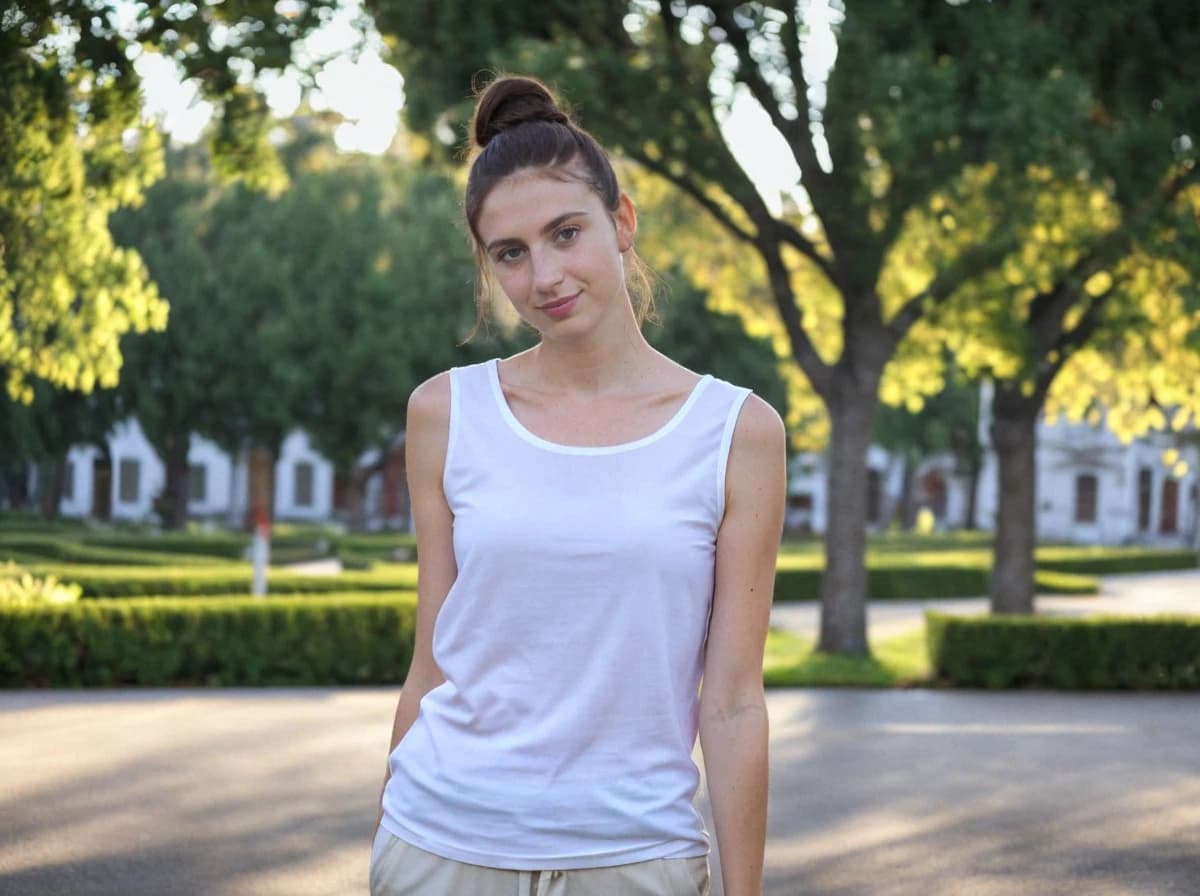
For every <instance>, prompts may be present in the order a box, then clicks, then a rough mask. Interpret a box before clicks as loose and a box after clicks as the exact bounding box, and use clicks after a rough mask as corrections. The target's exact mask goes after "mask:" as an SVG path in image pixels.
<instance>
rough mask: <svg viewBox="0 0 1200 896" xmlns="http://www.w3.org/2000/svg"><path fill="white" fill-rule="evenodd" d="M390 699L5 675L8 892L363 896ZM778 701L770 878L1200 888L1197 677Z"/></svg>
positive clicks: (899, 619) (1183, 604) (1074, 890)
mask: <svg viewBox="0 0 1200 896" xmlns="http://www.w3.org/2000/svg"><path fill="white" fill-rule="evenodd" d="M1137 581H1141V582H1142V585H1140V586H1139V585H1137V584H1136V582H1137ZM1114 582H1117V584H1113V583H1114ZM1198 582H1200V578H1197V577H1195V576H1192V577H1188V576H1180V575H1178V574H1171V575H1163V576H1145V577H1138V579H1137V580H1133V579H1126V580H1119V581H1118V580H1110V581H1106V583H1105V597H1104V598H1103V599H1102V600H1110V601H1112V602H1113V603H1112V604H1111V605H1105V604H1103V603H1100V602H1098V600H1097V599H1092V600H1090V601H1088V600H1086V599H1085V600H1084V601H1083V602H1081V601H1080V599H1079V598H1072V599H1070V606H1071V607H1073V608H1079V607H1083V606H1084V605H1085V604H1086V605H1087V606H1089V607H1091V608H1092V609H1101V608H1103V609H1104V611H1105V612H1112V611H1114V610H1124V609H1131V608H1134V609H1136V611H1137V612H1141V611H1143V610H1146V611H1150V609H1151V608H1152V607H1160V608H1161V609H1159V610H1155V611H1166V610H1170V611H1178V610H1181V609H1186V608H1188V607H1190V608H1191V610H1192V612H1195V611H1196V608H1195V603H1196V602H1197V600H1198V592H1197V590H1196V589H1195V588H1194V587H1193V586H1194V584H1196V583H1198ZM1172 594H1174V595H1175V596H1174V597H1171V595H1172ZM938 605H939V606H945V605H944V604H941V603H939V604H938ZM1048 605H1051V606H1057V604H1053V603H1052V602H1051V601H1050V600H1043V602H1042V607H1043V609H1047V608H1048ZM888 607H889V609H890V610H894V611H895V612H897V613H898V614H899V615H897V616H896V617H895V618H894V619H893V620H892V621H893V622H895V624H897V625H899V624H904V625H909V624H911V623H912V620H913V619H917V620H919V618H920V609H919V607H912V608H909V609H908V610H906V611H905V612H907V614H908V615H907V616H904V615H903V614H900V610H901V609H903V608H901V607H897V606H896V605H888ZM979 607H982V603H981V602H975V603H974V604H971V605H964V611H968V612H970V611H973V609H977V608H979ZM883 615H884V614H883V613H881V612H878V611H877V612H876V613H875V614H874V617H875V618H874V622H873V632H875V628H874V626H875V625H878V624H879V622H880V616H883ZM885 618H886V617H885ZM905 620H907V621H905ZM889 624H891V623H889ZM876 633H877V632H876ZM395 696H396V694H395V691H394V690H391V689H350V688H338V689H294V690H288V689H277V690H175V691H165V690H120V691H90V692H70V691H66V692H63V691H59V692H55V691H15V692H0V894H3V896H343V894H345V896H351V894H363V893H365V890H366V861H367V853H368V842H369V839H370V835H371V831H370V826H371V823H372V821H373V820H374V813H375V802H376V799H377V796H378V788H379V783H380V777H381V775H382V771H383V754H384V751H385V749H386V743H387V738H388V732H389V730H390V725H391V714H392V709H393V707H394V701H395ZM769 708H770V713H771V720H772V733H771V743H772V786H771V806H770V830H769V844H768V850H767V875H766V883H765V887H764V893H765V894H766V896H859V894H862V896H1057V894H1064V896H1065V894H1071V896H1075V894H1078V893H1083V894H1087V896H1168V894H1181V896H1183V894H1187V896H1195V894H1197V893H1200V698H1197V696H1196V695H1194V694H1188V695H1154V694H1142V695H1112V694H1092V695H1068V694H1052V693H1020V694H1013V693H1000V694H991V693H980V692H944V691H831V690H806V691H777V692H774V693H772V694H771V695H770V696H769ZM702 806H704V808H705V811H706V812H707V804H706V803H704V802H703V799H702ZM618 896H619V894H618ZM714 896H720V889H719V887H718V888H716V891H715V894H714Z"/></svg>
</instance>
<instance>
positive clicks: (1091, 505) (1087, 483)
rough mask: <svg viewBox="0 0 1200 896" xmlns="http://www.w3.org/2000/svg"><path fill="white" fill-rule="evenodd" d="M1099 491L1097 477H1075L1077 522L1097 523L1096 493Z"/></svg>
mask: <svg viewBox="0 0 1200 896" xmlns="http://www.w3.org/2000/svg"><path fill="white" fill-rule="evenodd" d="M1098 490H1099V487H1098V485H1097V483H1096V477H1095V476H1093V475H1092V474H1091V473H1084V474H1082V475H1080V476H1076V477H1075V522H1077V523H1094V522H1096V492H1097V491H1098Z"/></svg>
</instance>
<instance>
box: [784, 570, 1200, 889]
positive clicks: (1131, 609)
mask: <svg viewBox="0 0 1200 896" xmlns="http://www.w3.org/2000/svg"><path fill="white" fill-rule="evenodd" d="M926 610H937V611H938V612H943V613H962V614H974V613H986V612H988V601H987V598H983V597H966V598H951V599H942V600H927V601H907V600H877V601H872V602H871V605H870V607H869V609H868V613H867V625H868V627H869V629H870V636H871V638H873V639H878V638H886V637H890V636H891V635H895V634H900V633H902V632H905V631H911V630H912V629H914V628H920V627H921V626H922V625H924V621H925V611H926ZM1037 610H1038V612H1039V613H1044V614H1046V615H1053V616H1087V615H1095V614H1114V615H1119V616H1152V615H1159V614H1163V613H1170V614H1177V615H1190V616H1195V615H1200V569H1192V570H1183V571H1178V572H1155V573H1144V574H1139V575H1130V576H1105V577H1103V578H1101V579H1100V594H1098V595H1094V596H1088V595H1083V596H1080V595H1074V596H1060V595H1043V596H1040V597H1038V598H1037ZM819 614H820V606H819V604H817V603H816V602H805V603H781V604H776V605H775V607H774V609H773V610H772V612H771V622H772V623H773V624H774V625H776V626H779V627H780V628H784V629H788V630H789V631H794V632H797V633H799V634H806V635H815V634H816V631H817V627H818V619H819ZM1196 892H1197V894H1200V885H1197V887H1196Z"/></svg>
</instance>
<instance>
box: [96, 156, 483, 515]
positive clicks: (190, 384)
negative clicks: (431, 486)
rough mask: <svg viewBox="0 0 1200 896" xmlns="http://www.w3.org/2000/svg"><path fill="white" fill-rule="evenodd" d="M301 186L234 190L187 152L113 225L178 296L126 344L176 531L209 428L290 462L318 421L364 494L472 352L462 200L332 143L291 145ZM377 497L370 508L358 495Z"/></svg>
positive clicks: (136, 402) (132, 393)
mask: <svg viewBox="0 0 1200 896" xmlns="http://www.w3.org/2000/svg"><path fill="white" fill-rule="evenodd" d="M285 156H286V158H287V161H288V164H289V168H290V173H289V175H290V181H291V186H290V188H289V189H288V190H287V191H286V192H284V193H283V194H281V195H279V196H276V197H273V198H272V197H267V196H264V195H262V194H260V193H256V192H254V191H251V190H248V189H246V188H245V187H243V186H221V185H219V184H217V183H216V182H215V180H214V178H213V176H212V172H211V170H209V169H208V168H207V165H206V162H205V157H204V156H203V154H201V153H198V152H194V151H193V152H189V153H184V154H180V155H178V156H175V157H173V158H172V165H171V169H172V170H171V174H170V175H169V176H168V177H167V178H166V179H164V180H163V181H162V182H160V183H159V184H157V185H155V186H154V187H153V188H152V189H151V190H150V191H149V193H148V194H147V198H146V203H145V206H144V207H143V208H142V209H140V210H138V211H136V212H133V213H128V214H124V215H122V216H121V217H120V218H118V219H117V220H116V221H115V222H114V228H115V230H116V232H117V233H118V234H119V235H120V237H121V238H122V239H123V240H125V241H127V242H128V243H130V244H131V245H134V246H136V247H137V249H138V251H140V252H141V253H142V255H143V256H144V257H145V258H146V261H147V264H148V265H149V267H150V270H151V272H152V273H153V275H154V277H155V279H156V281H157V282H158V283H159V284H160V287H161V288H162V290H163V293H164V294H165V295H167V296H168V297H169V298H170V300H171V303H172V309H173V310H172V324H171V326H170V327H168V329H167V331H166V332H165V333H163V334H154V335H150V336H138V337H131V338H129V339H128V340H127V342H126V344H125V351H126V354H127V362H128V369H127V376H126V378H125V379H124V380H123V382H122V385H121V392H122V394H123V395H124V396H125V398H126V402H127V406H128V408H129V410H130V413H132V414H134V415H136V416H137V417H138V418H139V420H140V421H141V422H142V426H143V429H144V430H145V432H146V433H147V436H148V438H149V439H150V441H151V442H152V443H153V444H154V445H155V447H156V449H157V450H158V451H159V453H160V454H161V455H162V456H163V458H164V460H165V462H166V466H167V499H168V500H167V501H166V502H165V503H166V504H167V506H168V507H169V508H172V509H173V516H172V523H173V524H174V525H181V524H182V521H183V520H184V519H185V514H186V505H187V494H188V489H187V475H188V464H187V448H188V442H189V437H190V434H191V433H192V432H199V433H201V434H204V435H206V436H208V437H210V438H212V439H214V440H215V441H216V442H217V443H218V444H220V445H222V446H223V447H224V448H225V449H226V450H228V451H231V452H237V451H240V450H242V449H243V448H244V447H245V446H247V445H253V446H256V447H258V448H259V449H261V450H262V451H264V452H265V453H266V454H267V455H268V456H269V458H270V459H269V460H268V461H267V468H268V469H269V468H270V467H273V464H274V461H273V458H274V457H275V456H277V454H278V451H279V448H280V445H281V443H282V440H283V438H284V436H285V435H286V434H287V432H288V431H290V430H291V429H293V428H296V427H301V428H303V429H304V430H306V432H307V433H308V435H309V437H310V438H311V439H312V442H313V444H314V446H315V447H316V448H317V449H318V450H319V451H321V452H322V453H323V454H325V455H326V456H327V457H329V458H330V459H331V460H332V461H333V462H334V464H335V466H336V468H337V469H338V471H339V472H340V473H342V474H343V475H344V476H346V477H347V479H348V481H350V482H351V484H352V485H353V486H354V487H355V489H356V491H357V492H358V497H359V499H361V491H362V489H363V488H364V487H365V480H366V478H367V476H368V475H369V473H370V471H369V470H367V471H363V470H359V469H358V460H359V458H360V457H361V456H362V455H363V454H364V452H367V451H368V450H370V449H372V448H376V449H380V454H383V453H385V452H386V449H387V448H388V447H390V445H391V443H392V441H393V440H394V439H395V438H396V437H397V436H398V435H399V434H400V433H401V432H402V430H403V425H404V412H405V405H406V403H407V400H408V395H409V393H410V392H411V391H412V389H413V388H415V387H416V385H417V384H418V383H419V382H421V380H423V379H425V378H426V377H428V376H431V375H432V374H433V373H435V372H437V371H438V370H441V369H444V368H445V367H448V366H451V365H452V364H455V363H463V360H464V359H469V358H470V357H473V355H472V354H471V352H476V353H477V352H480V351H483V350H485V347H484V344H483V343H480V344H479V345H478V346H477V347H473V348H470V349H463V348H460V347H459V344H460V343H461V342H462V340H463V337H464V336H465V335H466V333H467V331H468V330H469V329H470V325H471V314H472V312H471V307H472V306H471V302H470V298H469V296H470V289H471V285H470V284H471V280H472V268H471V264H472V262H471V257H470V252H469V248H468V244H467V242H466V239H465V237H464V238H463V240H462V241H461V242H460V243H457V244H455V243H447V241H446V234H447V233H448V232H452V231H453V230H454V228H455V227H456V226H457V220H458V215H459V212H458V205H457V191H456V190H455V189H454V187H453V186H452V185H451V184H450V183H449V182H448V181H447V180H445V179H444V178H443V177H441V176H439V175H437V174H433V173H427V172H422V171H418V170H415V169H413V168H411V167H410V166H408V165H406V164H405V163H404V162H402V161H401V160H398V159H394V158H383V159H370V158H364V157H345V156H338V155H336V154H335V153H333V152H332V151H331V149H330V147H329V146H328V144H327V142H325V141H324V140H322V139H321V136H320V134H319V133H317V134H308V135H302V136H301V138H300V139H299V140H298V141H297V142H296V143H295V144H293V145H292V146H291V147H290V148H288V149H287V150H285ZM358 503H359V504H361V500H359V502H358Z"/></svg>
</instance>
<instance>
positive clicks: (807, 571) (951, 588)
mask: <svg viewBox="0 0 1200 896" xmlns="http://www.w3.org/2000/svg"><path fill="white" fill-rule="evenodd" d="M989 567H990V555H988V554H975V555H973V556H971V555H968V556H963V557H959V558H955V557H953V556H946V555H942V556H936V555H935V556H931V557H915V558H904V557H887V558H885V557H872V556H868V558H867V581H868V586H867V587H868V594H869V596H870V598H871V599H874V600H934V599H938V598H953V597H973V596H977V595H982V594H987V593H988V582H989V579H990V573H989ZM1035 579H1036V583H1037V589H1038V593H1039V594H1080V595H1087V594H1096V593H1097V592H1098V591H1099V583H1098V582H1097V581H1096V580H1095V579H1093V578H1089V577H1087V576H1084V575H1071V574H1068V573H1064V572H1043V571H1041V570H1039V571H1038V572H1037V573H1036V575H1035ZM820 591H821V562H820V558H819V557H816V556H811V557H808V558H802V557H795V556H793V557H781V558H780V562H779V566H778V567H777V569H776V572H775V600H777V601H801V600H816V599H817V598H818V597H819V595H820Z"/></svg>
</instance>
